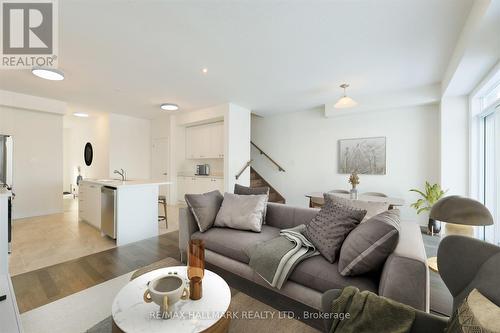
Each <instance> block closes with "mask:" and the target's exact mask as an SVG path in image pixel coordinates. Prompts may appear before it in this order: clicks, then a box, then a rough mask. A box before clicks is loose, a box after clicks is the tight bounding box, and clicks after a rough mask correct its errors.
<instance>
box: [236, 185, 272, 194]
mask: <svg viewBox="0 0 500 333" xmlns="http://www.w3.org/2000/svg"><path fill="white" fill-rule="evenodd" d="M234 194H238V195H252V194H253V195H259V194H266V195H269V186H262V187H247V186H243V185H240V184H234Z"/></svg>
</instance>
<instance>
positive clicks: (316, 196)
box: [305, 192, 405, 209]
mask: <svg viewBox="0 0 500 333" xmlns="http://www.w3.org/2000/svg"><path fill="white" fill-rule="evenodd" d="M323 193H325V192H310V193H306V195H305V196H306V197H307V198H309V207H321V206H322V205H323V203H324V199H323ZM330 194H332V195H335V196H338V197H341V198H345V199H351V195H350V194H348V193H330ZM356 200H360V201H368V202H384V203H387V204H388V205H389V209H392V208H394V207H398V206H404V204H405V200H404V199H402V198H394V197H382V196H376V195H365V194H359V195H358V198H357V199H356Z"/></svg>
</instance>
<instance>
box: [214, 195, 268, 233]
mask: <svg viewBox="0 0 500 333" xmlns="http://www.w3.org/2000/svg"><path fill="white" fill-rule="evenodd" d="M266 205H267V195H265V194H260V195H238V194H232V193H224V201H222V205H221V207H220V209H219V212H218V213H217V217H216V218H215V223H214V225H215V226H216V227H228V228H232V229H239V230H250V231H255V232H260V231H261V229H262V214H263V213H264V208H265V207H266Z"/></svg>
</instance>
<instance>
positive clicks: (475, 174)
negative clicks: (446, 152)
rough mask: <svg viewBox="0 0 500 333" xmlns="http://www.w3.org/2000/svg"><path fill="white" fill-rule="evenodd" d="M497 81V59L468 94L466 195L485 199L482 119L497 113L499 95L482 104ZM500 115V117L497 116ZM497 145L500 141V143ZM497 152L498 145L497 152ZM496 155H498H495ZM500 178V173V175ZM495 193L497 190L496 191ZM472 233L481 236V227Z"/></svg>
mask: <svg viewBox="0 0 500 333" xmlns="http://www.w3.org/2000/svg"><path fill="white" fill-rule="evenodd" d="M499 84H500V62H499V63H498V64H497V65H496V66H495V68H494V69H493V70H492V71H491V72H490V73H488V75H487V76H486V77H485V78H484V79H483V80H482V81H481V83H480V84H479V85H478V86H477V87H476V89H474V91H473V92H472V93H471V94H470V95H469V195H470V196H471V197H472V198H474V199H476V200H479V201H481V202H484V187H483V185H482V184H483V183H484V127H483V126H484V118H485V117H486V116H487V115H489V114H492V113H494V112H500V110H498V108H499V107H500V96H499V98H497V99H496V100H494V101H493V102H491V103H489V105H485V97H486V96H488V95H489V94H490V93H491V92H492V91H493V90H495V89H496V88H498V85H499ZM499 117H500V116H499ZM499 146H500V144H499ZM498 151H499V147H497V149H496V152H498ZM497 158H500V156H498V157H497ZM499 177H500V175H499ZM496 193H497V194H498V193H499V191H497V192H496ZM499 202H500V200H499V199H497V204H496V207H495V208H496V211H497V212H496V214H495V215H496V216H494V219H495V221H496V222H497V223H496V227H495V228H496V230H495V242H496V243H500V218H499V217H500V214H499V212H500V204H499ZM475 236H476V237H477V238H480V239H483V238H484V229H483V228H482V227H479V228H475Z"/></svg>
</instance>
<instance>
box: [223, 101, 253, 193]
mask: <svg viewBox="0 0 500 333" xmlns="http://www.w3.org/2000/svg"><path fill="white" fill-rule="evenodd" d="M225 131H226V134H225V137H226V140H225V141H224V156H227V157H228V158H226V159H225V161H226V163H225V165H224V174H225V175H226V177H224V186H225V189H226V191H227V192H233V189H234V184H236V183H238V184H240V185H243V186H250V168H247V169H246V170H245V171H244V172H243V173H242V174H241V175H240V177H239V178H238V180H236V177H235V176H236V174H238V173H239V172H240V170H241V169H242V168H243V166H245V164H246V163H247V162H248V161H249V160H250V154H251V153H250V132H251V114H250V110H248V109H245V108H242V107H240V106H238V105H235V104H230V105H229V110H228V113H227V116H226V118H225Z"/></svg>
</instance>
